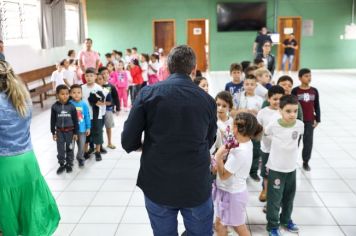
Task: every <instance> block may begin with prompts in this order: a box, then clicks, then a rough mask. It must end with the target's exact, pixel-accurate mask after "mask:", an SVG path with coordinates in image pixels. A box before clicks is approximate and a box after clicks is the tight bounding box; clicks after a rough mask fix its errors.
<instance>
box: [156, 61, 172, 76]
mask: <svg viewBox="0 0 356 236" xmlns="http://www.w3.org/2000/svg"><path fill="white" fill-rule="evenodd" d="M169 75H170V73H169V69H168V64H167V57H163V56H162V57H161V59H160V67H159V70H158V80H159V81H164V80H166V79H167V78H168V76H169Z"/></svg>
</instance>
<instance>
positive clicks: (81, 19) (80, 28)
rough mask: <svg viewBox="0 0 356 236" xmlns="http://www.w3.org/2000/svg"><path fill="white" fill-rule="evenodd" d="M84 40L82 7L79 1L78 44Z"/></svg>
mask: <svg viewBox="0 0 356 236" xmlns="http://www.w3.org/2000/svg"><path fill="white" fill-rule="evenodd" d="M85 38H86V35H85V21H84V6H83V3H82V1H79V38H78V40H79V42H78V43H79V44H81V43H83V42H84V40H85Z"/></svg>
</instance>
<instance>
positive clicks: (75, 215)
mask: <svg viewBox="0 0 356 236" xmlns="http://www.w3.org/2000/svg"><path fill="white" fill-rule="evenodd" d="M85 209H86V207H75V206H72V207H66V206H59V213H60V214H61V221H60V223H62V224H67V223H78V222H79V220H80V218H81V217H82V215H83V213H84V211H85Z"/></svg>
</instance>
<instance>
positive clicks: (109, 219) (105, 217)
mask: <svg viewBox="0 0 356 236" xmlns="http://www.w3.org/2000/svg"><path fill="white" fill-rule="evenodd" d="M124 211H125V207H112V206H110V207H88V209H87V210H86V211H85V213H84V215H83V217H82V219H81V220H80V223H93V224H100V223H105V224H108V223H119V222H120V220H121V218H122V215H123V213H124Z"/></svg>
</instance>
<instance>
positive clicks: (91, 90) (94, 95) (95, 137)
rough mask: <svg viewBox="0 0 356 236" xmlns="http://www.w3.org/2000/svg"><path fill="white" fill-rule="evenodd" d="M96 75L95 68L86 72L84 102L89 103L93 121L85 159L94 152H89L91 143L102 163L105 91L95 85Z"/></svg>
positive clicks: (86, 145)
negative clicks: (102, 109)
mask: <svg viewBox="0 0 356 236" xmlns="http://www.w3.org/2000/svg"><path fill="white" fill-rule="evenodd" d="M96 77H97V75H96V73H95V69H94V68H88V69H87V70H86V71H85V79H86V81H87V83H86V84H84V85H83V86H82V92H83V101H85V102H87V103H88V106H89V108H90V109H89V114H90V120H91V129H90V136H88V138H87V140H86V143H85V153H84V158H85V159H88V158H89V157H90V154H91V153H92V151H94V150H88V145H89V142H92V143H93V144H95V159H96V161H101V159H102V158H101V154H100V153H101V145H102V143H103V127H102V115H101V113H100V112H99V111H100V109H99V108H100V107H103V106H104V107H105V102H104V99H105V97H104V94H103V89H102V88H101V87H100V86H99V85H98V84H96V83H95V80H96Z"/></svg>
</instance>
